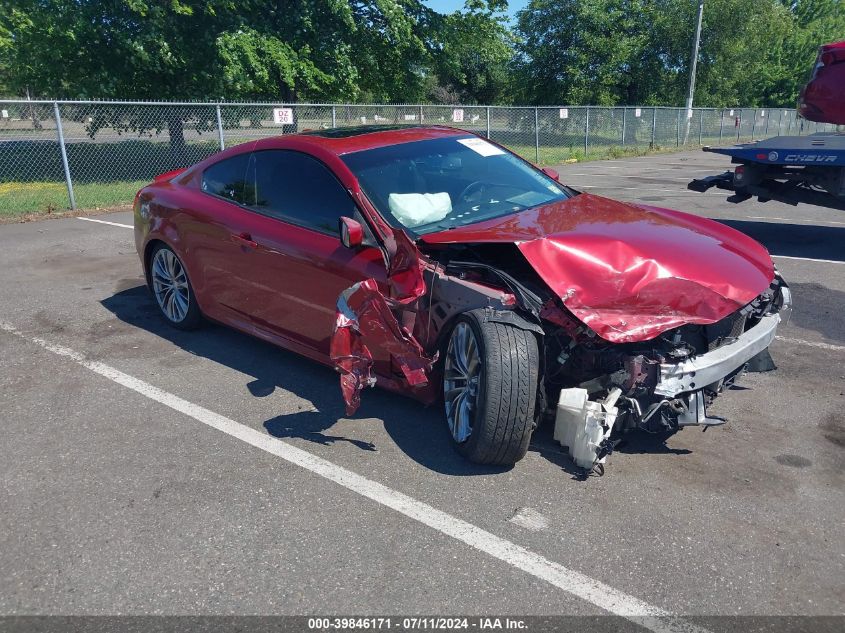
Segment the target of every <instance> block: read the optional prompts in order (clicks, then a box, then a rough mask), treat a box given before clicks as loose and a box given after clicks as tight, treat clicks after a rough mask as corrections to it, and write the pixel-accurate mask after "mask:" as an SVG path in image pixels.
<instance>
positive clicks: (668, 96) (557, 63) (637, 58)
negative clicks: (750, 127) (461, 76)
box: [514, 0, 845, 106]
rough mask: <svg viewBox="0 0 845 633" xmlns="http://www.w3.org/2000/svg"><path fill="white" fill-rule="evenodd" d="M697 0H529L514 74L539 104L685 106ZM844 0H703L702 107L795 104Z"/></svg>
mask: <svg viewBox="0 0 845 633" xmlns="http://www.w3.org/2000/svg"><path fill="white" fill-rule="evenodd" d="M697 10H698V3H697V2H694V1H693V0H532V2H530V3H529V5H528V6H527V7H526V8H525V10H523V11H521V12H520V13H519V14H518V21H517V26H516V35H517V37H518V38H519V45H518V52H517V56H516V58H515V63H514V72H515V74H516V76H517V77H519V83H518V85H519V86H520V89H521V90H520V95H519V96H520V98H521V99H522V100H524V101H527V102H536V103H575V104H579V103H580V104H584V103H595V104H608V105H609V104H645V105H651V104H655V105H656V104H661V105H683V103H684V98H685V95H686V90H687V82H688V81H689V67H690V55H691V50H692V39H693V36H694V29H695V18H696V12H697ZM837 39H845V7H843V2H842V0H706V2H705V9H704V22H703V25H702V33H701V49H700V57H699V60H698V73H697V84H696V85H697V89H696V100H695V104H696V105H699V106H725V105H740V104H741V105H752V106H753V105H767V106H791V105H794V103H795V99H796V97H797V95H798V90H799V89H800V86H801V85H802V84H803V83H804V82H805V81H806V78H807V76H808V73H809V69H810V67H811V66H812V62H813V59H814V57H815V54H816V50H817V48H818V46H819V45H821V44H824V43H827V42H830V41H835V40H837Z"/></svg>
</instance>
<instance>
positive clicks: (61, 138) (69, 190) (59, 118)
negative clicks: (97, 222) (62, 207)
mask: <svg viewBox="0 0 845 633" xmlns="http://www.w3.org/2000/svg"><path fill="white" fill-rule="evenodd" d="M53 115H54V116H55V118H56V132H57V133H58V135H59V149H60V150H61V152H62V167H63V168H64V170H65V184H66V185H67V196H68V198H69V199H70V208H71V209H73V210H74V211H75V210H76V198H75V197H74V195H73V181H72V180H71V179H70V166H69V165H68V162H67V150H66V149H65V135H64V131H63V130H62V115H61V114H59V104H58V102H56V101H54V102H53Z"/></svg>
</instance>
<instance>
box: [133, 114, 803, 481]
mask: <svg viewBox="0 0 845 633" xmlns="http://www.w3.org/2000/svg"><path fill="white" fill-rule="evenodd" d="M134 208H135V239H136V245H137V248H138V253H139V255H140V257H141V261H142V263H143V268H144V272H145V274H146V278H147V282H148V285H149V287H150V289H151V291H152V294H153V295H154V297H155V300H156V302H157V304H158V306H159V308H160V309H161V312H162V314H163V316H164V318H165V319H166V320H167V321H168V322H169V323H171V324H172V325H173V326H175V327H178V328H193V327H196V326H197V325H198V324H199V323H200V322H201V320H202V318H203V317H206V318H208V319H211V320H214V321H217V322H220V323H224V324H226V325H229V326H232V327H234V328H237V329H239V330H242V331H244V332H248V333H250V334H253V335H255V336H258V337H260V338H262V339H265V340H267V341H270V342H272V343H274V344H276V345H280V346H282V347H284V348H287V349H290V350H293V351H295V352H298V353H300V354H303V355H305V356H307V357H309V358H312V359H314V360H317V361H319V362H322V363H326V364H330V365H333V366H335V367H336V368H337V369H338V371H339V372H340V383H341V390H342V395H343V398H344V399H345V402H346V405H347V411H348V413H349V414H351V413H353V412H354V411H355V410H356V408H357V407H358V405H359V403H360V397H361V393H362V390H363V389H364V388H366V387H368V386H371V385H379V386H381V387H384V388H386V389H389V390H391V391H395V392H399V393H402V394H406V395H410V396H412V397H414V398H417V399H419V400H421V401H423V402H425V403H429V404H430V403H437V402H439V403H441V405H440V406H441V410H442V411H443V412H444V414H445V421H446V423H447V424H448V428H449V431H450V432H451V436H452V438H453V441H454V445H455V447H456V448H457V450H458V451H459V452H460V453H462V454H463V455H464V456H466V457H467V458H469V459H470V460H472V461H475V462H481V463H488V464H513V463H514V462H516V461H518V460H519V459H520V458H521V457H522V456H523V455H524V454H525V452H526V450H527V448H528V443H529V440H530V438H531V435H532V433H533V431H534V429H535V427H536V426H537V424H538V423H539V422H540V421H541V420H542V419H543V418H544V417H549V418H554V424H555V431H554V434H555V438H556V439H557V440H558V441H560V442H561V444H562V445H564V446H567V447H568V448H569V452H570V454H571V455H572V457H573V459H574V460H575V462H576V463H577V464H578V465H579V466H581V467H582V468H584V469H586V470H590V469H593V470H597V471H598V470H601V469H603V466H602V464H603V463H604V461H605V459H606V456H607V455H608V453H610V452H611V451H612V450H613V448H614V446H615V445H616V443H617V442H618V441H619V438H621V437H622V436H623V435H624V434H625V433H626V432H628V431H631V430H633V429H642V430H645V431H648V432H651V433H659V434H671V433H673V432H675V431H677V430H679V429H681V428H683V427H685V426H690V425H699V426H701V425H718V424H722V423H723V422H724V420H722V419H721V418H717V417H715V416H712V415H709V414H708V411H707V407H708V405H709V404H710V402H711V401H712V399H713V398H715V397H716V396H717V395H718V394H719V393H720V392H722V391H724V390H725V388H726V387H728V386H729V385H731V383H732V382H733V381H734V379H735V378H736V377H737V376H738V375H740V374H741V373H742V372H743V371H747V370H750V371H763V370H767V369H771V368H773V364H772V362H771V358H770V357H769V355H768V352H767V348H768V346H769V344H770V343H771V341H772V340H773V339H774V336H775V331H776V328H777V326H778V323H779V322H780V321H782V320H783V319H784V318H786V317H787V316H788V314H789V310H790V294H789V289H788V287H787V284H786V283H785V282H784V280H783V279H782V277H781V276H780V275H779V274H778V272H777V270H776V269H775V267H774V265H773V264H772V260H771V258H770V256H769V254H768V253H767V252H766V250H765V248H763V247H762V246H761V245H760V244H758V243H757V242H755V241H754V240H752V239H751V238H749V237H747V236H746V235H744V234H742V233H739V232H737V231H735V230H732V229H730V228H728V227H726V226H724V225H722V224H719V223H717V222H714V221H712V220H708V219H704V218H700V217H696V216H692V215H687V214H684V213H680V212H678V211H671V210H668V209H660V208H655V207H651V206H644V205H638V204H632V203H625V202H617V201H614V200H610V199H607V198H603V197H600V196H596V195H591V194H588V193H580V192H578V191H576V190H574V189H572V188H570V187H567V186H566V185H564V184H561V183H560V182H559V179H558V176H557V174H556V173H555V172H554V171H553V170H550V169H545V170H540V169H537V168H536V167H534V166H533V165H531V164H530V163H528V162H526V161H525V160H523V159H521V158H520V157H518V156H517V155H515V154H513V153H511V152H510V151H508V150H507V149H505V148H503V147H501V146H499V145H497V144H495V143H492V142H490V141H488V140H486V139H484V138H481V137H478V136H476V135H473V134H471V133H468V132H465V131H462V130H457V129H453V128H448V127H436V126H432V127H416V126H410V127H408V126H401V127H400V126H379V127H374V126H370V127H357V128H349V129H331V130H320V131H313V132H306V133H301V134H295V135H286V136H280V137H275V138H267V139H262V140H259V141H256V142H252V143H246V144H243V145H239V146H236V147H233V148H231V149H228V150H226V151H224V152H221V153H219V154H217V155H214V156H212V157H210V158H208V159H207V160H205V161H203V162H201V163H199V164H197V165H194V166H193V167H190V168H188V169H186V170H180V171H177V172H171V173H168V174H164V175H162V176H160V177H158V178H157V179H156V180H155V182H153V183H152V184H150V185H149V186H147V187H145V188H143V189H142V190H141V191H140V192H138V195H137V197H136V200H135V207H134Z"/></svg>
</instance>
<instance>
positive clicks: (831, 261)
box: [772, 255, 845, 264]
mask: <svg viewBox="0 0 845 633" xmlns="http://www.w3.org/2000/svg"><path fill="white" fill-rule="evenodd" d="M772 257H773V258H776V259H795V260H798V261H802V262H820V263H822V264H845V262H841V261H839V260H836V259H814V258H813V257H792V256H791V255H772Z"/></svg>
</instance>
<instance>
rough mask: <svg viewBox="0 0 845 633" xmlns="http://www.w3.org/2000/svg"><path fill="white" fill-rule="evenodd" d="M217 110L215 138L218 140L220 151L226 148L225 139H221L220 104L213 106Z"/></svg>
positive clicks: (221, 120) (221, 118)
mask: <svg viewBox="0 0 845 633" xmlns="http://www.w3.org/2000/svg"><path fill="white" fill-rule="evenodd" d="M215 108H216V110H217V140H218V141H220V151H221V152H222V151H223V150H224V149H226V141H224V140H223V117H222V116H221V115H220V104H219V103H218V104H217V105H216V106H215Z"/></svg>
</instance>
